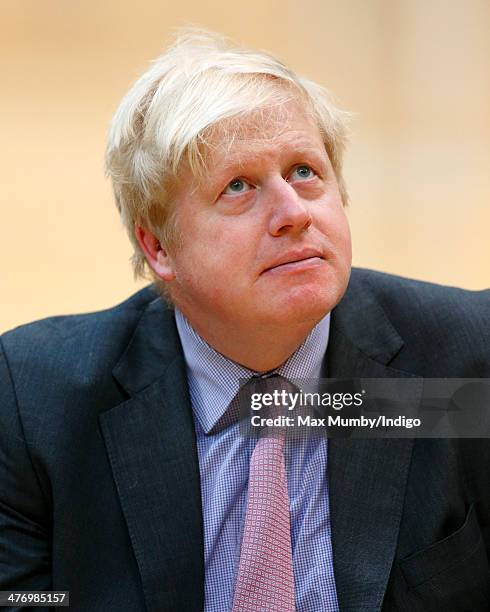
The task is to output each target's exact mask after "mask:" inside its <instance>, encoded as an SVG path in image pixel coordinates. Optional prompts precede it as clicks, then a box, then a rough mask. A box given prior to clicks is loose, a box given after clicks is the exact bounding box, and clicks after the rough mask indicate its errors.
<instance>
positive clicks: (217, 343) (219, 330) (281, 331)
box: [182, 310, 318, 372]
mask: <svg viewBox="0 0 490 612" xmlns="http://www.w3.org/2000/svg"><path fill="white" fill-rule="evenodd" d="M182 313H183V314H184V316H185V317H186V318H187V319H188V321H189V322H190V324H191V325H192V327H193V328H194V329H195V331H196V332H197V333H198V334H199V335H200V336H201V338H203V340H205V341H206V342H207V343H208V344H209V345H210V346H212V347H213V348H214V350H216V351H218V352H219V353H221V354H222V355H224V356H225V357H227V358H228V359H231V360H232V361H234V362H236V363H238V364H240V365H242V366H244V367H246V368H248V369H249V370H254V371H256V372H268V371H269V370H274V369H275V368H277V367H279V366H280V365H282V364H283V363H284V362H285V361H286V360H287V359H288V358H289V357H290V356H291V355H292V354H293V353H294V352H295V351H296V349H297V348H298V347H299V346H300V345H301V343H302V342H303V341H304V340H305V338H306V337H307V336H308V334H309V333H310V331H311V330H312V329H313V327H314V326H315V325H316V323H318V321H308V322H304V321H302V322H301V323H300V324H297V325H290V326H287V328H286V326H284V324H282V325H277V324H269V325H257V323H256V322H254V323H253V324H251V325H247V324H242V325H241V326H240V325H237V322H236V321H235V322H233V325H226V323H223V322H222V321H216V320H213V321H202V320H199V321H196V320H192V318H190V317H188V315H187V313H186V312H185V311H184V310H182Z"/></svg>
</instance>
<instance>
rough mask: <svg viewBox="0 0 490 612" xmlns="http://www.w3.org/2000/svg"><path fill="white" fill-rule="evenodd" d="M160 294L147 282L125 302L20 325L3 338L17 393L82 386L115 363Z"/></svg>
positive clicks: (0, 352) (0, 346) (0, 354)
mask: <svg viewBox="0 0 490 612" xmlns="http://www.w3.org/2000/svg"><path fill="white" fill-rule="evenodd" d="M157 299H160V298H159V297H158V294H157V293H156V290H155V289H154V288H153V287H152V286H149V287H146V288H144V289H142V290H141V291H139V292H138V293H136V294H134V295H133V296H131V297H130V298H129V299H127V300H125V301H124V302H123V303H121V304H119V305H117V306H115V307H113V308H109V309H107V310H102V311H99V312H93V313H88V314H80V315H68V316H56V317H50V318H47V319H43V320H40V321H35V322H33V323H29V324H27V325H22V326H20V327H17V328H16V329H13V330H11V331H9V332H6V333H5V334H3V335H2V336H1V337H0V359H1V360H2V365H3V369H2V374H3V376H6V375H7V373H8V375H9V377H10V378H11V379H12V382H13V384H14V387H15V389H16V391H18V393H19V394H22V390H25V389H29V390H30V393H31V394H32V393H34V389H36V388H37V389H38V392H39V394H38V397H43V396H46V395H47V394H48V391H49V389H51V390H54V389H56V390H58V393H61V392H62V390H63V386H64V382H66V383H67V385H68V384H70V386H71V388H74V387H75V388H76V387H77V386H78V387H79V388H83V387H84V386H86V385H88V384H89V381H91V380H93V379H96V378H99V379H100V376H101V373H102V372H105V371H106V370H108V371H109V373H110V369H111V368H112V367H113V366H114V364H115V362H116V360H117V358H118V356H120V355H121V353H122V351H123V350H124V348H125V347H126V346H127V344H128V343H129V341H130V339H131V336H132V334H133V332H134V329H135V327H136V326H137V323H138V321H139V319H140V318H141V316H142V314H143V313H144V311H145V310H146V308H147V307H148V305H149V304H150V303H151V302H152V301H154V300H157Z"/></svg>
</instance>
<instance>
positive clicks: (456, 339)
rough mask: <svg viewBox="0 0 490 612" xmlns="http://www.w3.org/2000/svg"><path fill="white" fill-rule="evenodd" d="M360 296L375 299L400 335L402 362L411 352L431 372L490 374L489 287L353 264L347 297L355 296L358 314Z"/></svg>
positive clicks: (455, 374)
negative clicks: (464, 285)
mask: <svg viewBox="0 0 490 612" xmlns="http://www.w3.org/2000/svg"><path fill="white" fill-rule="evenodd" d="M363 299H364V300H375V302H376V303H377V304H378V305H379V306H380V307H381V308H382V310H383V312H384V313H385V315H386V317H387V319H388V320H389V321H390V323H391V325H392V326H393V327H394V329H395V330H396V331H397V333H398V334H399V335H400V336H401V338H402V340H403V342H404V344H405V346H404V350H403V351H402V352H401V353H400V356H399V361H400V362H402V361H403V358H404V357H405V358H407V357H408V356H410V357H411V358H412V360H413V361H414V362H417V363H420V364H424V371H425V372H427V374H426V375H432V376H439V375H440V376H473V375H474V376H481V377H487V376H490V351H489V348H488V347H489V346H490V290H488V289H487V290H483V291H470V290H467V289H460V288H458V287H448V286H444V285H439V284H436V283H428V282H424V281H418V280H413V279H408V278H403V277H400V276H394V275H391V274H385V273H382V272H375V271H372V270H364V269H353V271H352V277H351V282H350V284H349V288H348V291H347V293H346V300H347V302H350V303H351V304H353V303H355V302H356V301H358V302H359V305H358V308H359V314H360V313H361V312H362V301H363ZM351 308H352V306H351ZM451 364H453V365H454V366H455V368H452V367H451ZM402 365H403V364H402V363H400V367H402ZM429 372H430V374H429Z"/></svg>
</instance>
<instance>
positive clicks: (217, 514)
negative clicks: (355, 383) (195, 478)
mask: <svg viewBox="0 0 490 612" xmlns="http://www.w3.org/2000/svg"><path fill="white" fill-rule="evenodd" d="M175 315H176V316H175V318H176V323H177V329H178V331H179V335H180V340H181V342H182V347H183V350H184V355H185V360H186V364H187V376H188V380H189V390H190V396H191V401H192V409H193V412H194V425H195V430H196V436H197V450H198V456H199V470H200V475H201V494H202V505H203V518H204V563H205V607H204V609H205V612H226V611H228V610H230V609H231V606H232V603H233V589H234V584H235V574H236V570H237V568H238V560H239V556H240V543H241V536H242V527H243V523H244V517H245V509H246V501H247V485H248V469H249V462H250V456H251V454H252V451H253V449H254V446H255V443H256V440H255V439H253V438H246V437H244V436H242V435H240V433H239V430H238V428H239V425H238V423H235V424H232V425H230V426H228V427H226V428H224V429H222V430H220V431H217V432H216V433H211V430H212V428H213V426H214V425H215V424H216V422H217V421H218V419H220V417H222V416H223V414H224V413H225V412H226V410H227V408H228V406H229V404H230V402H231V400H232V399H233V398H234V397H235V395H236V393H237V392H238V389H239V379H248V378H250V377H251V376H253V375H254V374H256V373H255V372H253V371H252V370H248V369H247V368H244V367H243V366H240V365H238V364H237V363H235V362H233V361H231V360H230V359H227V358H226V357H224V356H223V355H221V354H220V353H218V352H217V351H215V350H214V349H213V348H212V347H211V346H210V345H209V344H207V343H206V342H205V341H204V340H203V339H202V338H201V337H200V336H199V335H198V334H197V333H196V332H195V331H194V329H193V328H192V327H191V325H190V324H189V322H188V321H187V319H186V318H185V317H184V316H183V315H182V313H181V312H180V311H179V310H177V309H176V310H175ZM329 329H330V315H327V316H326V317H325V318H324V319H322V321H320V323H318V325H316V327H314V328H313V330H312V331H311V332H310V334H309V336H308V337H307V338H306V339H305V341H304V342H303V344H302V345H301V346H300V347H299V348H298V349H297V350H296V351H295V352H294V353H293V354H292V355H291V356H290V357H289V359H288V360H287V361H286V362H284V363H283V365H282V366H280V367H279V368H277V370H276V372H277V373H278V374H280V375H281V376H284V377H285V378H287V379H289V380H293V379H301V378H310V379H311V378H319V377H320V372H321V366H322V361H323V357H324V355H325V351H326V349H327V344H328V335H329ZM327 443H328V440H327V438H325V437H321V436H308V437H305V438H304V439H301V440H295V441H294V445H293V444H292V443H291V442H289V441H286V447H285V463H286V474H287V478H288V490H289V500H290V511H291V544H292V551H293V572H294V581H295V591H296V610H297V611H298V612H319V611H322V612H338V610H339V606H338V602H337V592H336V589H335V579H334V573H333V558H332V542H331V532H330V512H329V505H328V480H327ZM257 612H259V611H257Z"/></svg>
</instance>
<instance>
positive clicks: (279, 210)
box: [268, 177, 312, 236]
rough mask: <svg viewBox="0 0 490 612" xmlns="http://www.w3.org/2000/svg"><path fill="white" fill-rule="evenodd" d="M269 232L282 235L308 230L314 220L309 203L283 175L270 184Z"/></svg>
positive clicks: (273, 234)
mask: <svg viewBox="0 0 490 612" xmlns="http://www.w3.org/2000/svg"><path fill="white" fill-rule="evenodd" d="M268 200H269V202H268V204H269V210H270V216H269V233H270V234H271V235H272V236H282V235H283V234H287V233H300V232H302V231H304V230H307V229H308V228H309V227H310V225H311V222H312V218H311V213H310V210H309V208H308V206H307V204H306V203H305V202H304V201H303V200H302V199H301V198H300V197H299V195H298V194H297V192H296V191H295V189H294V187H292V186H291V185H290V184H289V183H288V182H287V181H285V180H284V179H283V178H282V177H279V178H278V179H277V180H275V181H274V182H273V184H270V185H269V193H268Z"/></svg>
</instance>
